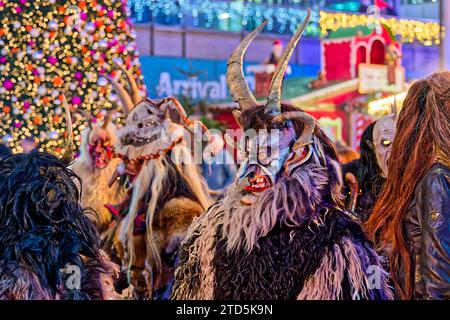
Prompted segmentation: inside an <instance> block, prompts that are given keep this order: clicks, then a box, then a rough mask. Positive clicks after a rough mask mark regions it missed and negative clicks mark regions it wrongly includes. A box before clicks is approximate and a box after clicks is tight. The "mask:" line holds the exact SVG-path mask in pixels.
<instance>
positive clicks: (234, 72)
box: [227, 20, 268, 110]
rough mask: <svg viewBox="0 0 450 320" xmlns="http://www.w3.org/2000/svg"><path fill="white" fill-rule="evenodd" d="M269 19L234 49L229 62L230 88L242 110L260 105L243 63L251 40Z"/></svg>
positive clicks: (228, 80) (228, 82)
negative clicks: (250, 85) (245, 73)
mask: <svg viewBox="0 0 450 320" xmlns="http://www.w3.org/2000/svg"><path fill="white" fill-rule="evenodd" d="M267 22H268V20H266V21H264V22H263V23H261V24H260V25H259V26H258V28H256V29H255V30H253V31H252V32H250V33H249V34H248V35H247V36H246V37H245V38H244V40H242V41H241V43H240V44H239V45H238V47H237V48H236V50H234V52H233V54H232V55H231V57H230V59H228V63H227V66H228V67H227V84H228V88H229V89H230V94H231V96H232V97H233V99H234V101H235V102H237V103H238V105H239V107H240V108H241V109H242V110H245V109H249V108H253V107H255V106H257V105H258V102H257V101H256V99H255V97H254V96H253V93H252V92H251V91H250V88H249V87H248V84H247V82H246V81H245V77H244V71H243V70H242V64H243V60H244V55H245V52H246V51H247V48H248V46H249V45H250V42H252V40H253V39H254V38H255V37H256V36H257V35H258V33H259V32H260V31H261V30H262V29H263V28H264V27H265V26H266V24H267Z"/></svg>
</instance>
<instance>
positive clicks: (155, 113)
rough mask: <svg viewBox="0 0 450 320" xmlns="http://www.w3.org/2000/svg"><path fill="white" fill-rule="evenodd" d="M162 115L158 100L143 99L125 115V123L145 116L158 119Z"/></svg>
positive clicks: (130, 122) (136, 120)
mask: <svg viewBox="0 0 450 320" xmlns="http://www.w3.org/2000/svg"><path fill="white" fill-rule="evenodd" d="M162 116H163V112H162V111H161V110H160V102H159V101H150V100H144V101H141V102H139V103H138V104H137V105H136V106H135V107H134V108H133V110H132V111H131V112H130V114H129V115H128V117H127V124H135V123H138V122H139V121H140V120H143V119H146V118H153V119H154V120H159V119H161V117H162Z"/></svg>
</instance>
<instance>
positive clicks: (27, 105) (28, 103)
mask: <svg viewBox="0 0 450 320" xmlns="http://www.w3.org/2000/svg"><path fill="white" fill-rule="evenodd" d="M30 105H31V103H30V101H28V100H26V101H25V102H24V103H23V108H24V109H25V110H26V109H28V108H29V107H30Z"/></svg>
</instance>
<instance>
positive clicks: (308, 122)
mask: <svg viewBox="0 0 450 320" xmlns="http://www.w3.org/2000/svg"><path fill="white" fill-rule="evenodd" d="M286 120H300V121H301V122H303V125H304V127H303V132H302V134H301V136H300V137H299V138H298V139H297V141H295V143H294V146H293V147H292V149H294V150H295V149H297V148H300V147H302V146H304V145H305V144H308V143H310V142H311V140H312V135H313V133H314V128H315V126H316V121H315V120H314V118H313V117H312V116H310V115H309V114H307V113H306V112H303V111H289V112H283V113H281V114H279V115H276V116H275V117H273V118H272V122H273V123H282V122H285V121H286Z"/></svg>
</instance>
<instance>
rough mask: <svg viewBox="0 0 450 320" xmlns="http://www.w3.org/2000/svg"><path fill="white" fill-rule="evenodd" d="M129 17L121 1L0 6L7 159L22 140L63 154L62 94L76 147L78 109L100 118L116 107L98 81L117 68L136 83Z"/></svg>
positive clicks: (0, 98) (25, 1)
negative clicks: (9, 150)
mask: <svg viewBox="0 0 450 320" xmlns="http://www.w3.org/2000/svg"><path fill="white" fill-rule="evenodd" d="M129 13H130V12H129V9H128V8H127V7H126V3H125V2H124V1H120V0H104V1H101V0H86V1H76V0H72V1H64V2H63V1H56V0H39V1H30V0H19V1H3V0H0V17H1V19H0V20H1V27H0V48H1V49H0V117H1V121H0V137H2V139H3V143H6V144H8V145H9V146H10V147H11V148H12V149H13V152H20V151H21V150H22V149H21V146H20V141H21V140H22V139H24V138H26V137H33V138H35V140H37V141H38V142H39V144H40V149H41V150H45V151H50V152H53V153H55V154H62V153H63V152H64V147H65V130H66V124H65V118H64V112H63V109H62V105H61V101H62V100H63V95H64V96H65V97H66V99H67V101H68V103H69V106H70V108H71V111H72V113H73V114H74V117H73V118H74V135H75V143H76V144H77V145H80V132H81V130H82V129H83V128H84V126H85V123H84V117H83V116H82V115H79V114H78V113H77V112H76V111H77V110H81V109H83V110H85V111H86V112H87V113H92V114H93V115H94V116H97V117H98V118H101V117H102V116H104V115H105V113H106V112H107V111H109V110H117V109H118V108H119V107H120V104H119V103H116V102H117V101H118V98H117V96H116V95H115V94H113V93H112V88H111V87H110V85H109V84H108V81H107V80H106V79H105V78H104V76H106V75H111V76H113V77H114V76H117V74H116V72H115V67H114V66H115V65H117V64H118V63H123V64H125V65H126V66H127V67H128V68H132V69H133V73H134V74H136V75H138V76H139V77H140V78H141V80H142V76H141V74H140V72H141V71H140V65H139V61H138V56H137V54H138V52H137V50H136V43H135V33H134V31H133V29H132V27H131V23H130V19H129ZM141 89H142V90H145V88H144V87H142V88H141ZM116 121H119V120H117V119H116Z"/></svg>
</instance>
